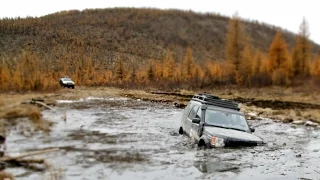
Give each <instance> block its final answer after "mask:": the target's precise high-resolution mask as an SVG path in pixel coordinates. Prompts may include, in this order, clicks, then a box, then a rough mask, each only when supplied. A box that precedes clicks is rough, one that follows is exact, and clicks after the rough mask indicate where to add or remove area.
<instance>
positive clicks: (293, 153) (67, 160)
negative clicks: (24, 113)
mask: <svg viewBox="0 0 320 180" xmlns="http://www.w3.org/2000/svg"><path fill="white" fill-rule="evenodd" d="M182 111H183V110H182V109H181V108H176V107H175V106H174V105H173V104H168V103H152V102H149V101H143V100H140V99H131V98H114V97H106V98H94V97H89V98H84V99H79V100H75V101H71V100H59V101H57V106H56V107H55V111H50V110H45V111H43V112H42V114H43V116H44V118H47V119H50V120H52V121H53V122H54V124H53V126H52V130H51V132H50V134H46V133H43V132H37V133H34V134H32V136H28V137H26V136H25V135H22V134H20V133H17V132H18V130H15V129H13V130H11V132H10V134H9V136H8V137H7V140H8V142H7V146H8V149H10V150H14V151H15V152H17V153H18V152H25V151H31V150H35V149H36V150H39V149H47V148H52V147H59V148H60V150H59V151H57V152H52V153H48V154H45V155H42V156H41V157H44V158H45V159H46V160H47V161H48V163H49V164H50V165H52V167H54V171H50V170H49V171H34V170H30V169H25V168H7V169H6V171H7V172H10V173H12V174H13V175H14V176H15V177H16V179H30V180H31V179H33V180H34V179H50V178H51V179H53V178H52V177H55V176H57V175H56V174H58V176H59V178H57V179H68V180H69V179H77V180H78V179H117V180H119V179H120V180H121V179H133V180H134V179H320V170H319V169H320V164H319V160H320V139H319V138H320V129H319V127H318V126H317V127H307V126H301V125H296V124H290V123H288V124H283V123H277V122H274V121H272V120H270V119H262V120H250V121H249V123H250V125H251V126H252V127H254V128H255V130H256V132H255V134H256V135H257V136H259V137H261V138H262V139H263V140H264V142H265V143H266V144H265V145H263V146H257V147H247V148H216V149H203V148H198V147H197V146H196V145H195V144H193V142H192V141H191V140H190V139H189V138H188V137H186V136H182V135H179V134H178V128H179V126H180V119H181V115H182ZM64 115H66V118H64V117H63V116H64ZM54 173H56V174H54Z"/></svg>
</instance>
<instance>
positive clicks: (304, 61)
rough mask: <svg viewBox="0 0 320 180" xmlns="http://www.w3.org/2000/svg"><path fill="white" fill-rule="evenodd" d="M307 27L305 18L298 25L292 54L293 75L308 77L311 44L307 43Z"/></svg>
mask: <svg viewBox="0 0 320 180" xmlns="http://www.w3.org/2000/svg"><path fill="white" fill-rule="evenodd" d="M309 35H310V33H309V26H308V22H307V21H306V19H305V18H303V20H302V23H301V24H300V28H299V33H298V35H297V37H296V45H295V47H294V50H293V54H292V64H293V75H294V76H308V75H309V72H310V70H309V69H310V67H309V63H310V59H311V43H310V41H309Z"/></svg>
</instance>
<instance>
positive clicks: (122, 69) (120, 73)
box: [115, 58, 126, 82]
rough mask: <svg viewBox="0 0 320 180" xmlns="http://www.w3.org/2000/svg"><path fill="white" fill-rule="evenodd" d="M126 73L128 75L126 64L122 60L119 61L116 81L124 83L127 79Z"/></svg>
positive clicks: (116, 68) (116, 69)
mask: <svg viewBox="0 0 320 180" xmlns="http://www.w3.org/2000/svg"><path fill="white" fill-rule="evenodd" d="M125 73H126V67H125V65H124V62H123V60H122V58H119V59H118V62H117V64H116V67H115V76H116V79H117V80H118V81H120V82H122V81H123V80H124V78H125Z"/></svg>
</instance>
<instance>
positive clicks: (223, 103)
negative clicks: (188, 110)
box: [192, 94, 240, 111]
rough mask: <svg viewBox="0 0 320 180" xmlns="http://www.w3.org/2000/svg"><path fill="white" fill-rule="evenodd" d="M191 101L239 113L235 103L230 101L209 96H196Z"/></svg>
mask: <svg viewBox="0 0 320 180" xmlns="http://www.w3.org/2000/svg"><path fill="white" fill-rule="evenodd" d="M192 100H195V101H199V102H201V103H203V104H208V105H213V106H218V107H223V108H228V109H234V110H237V111H240V108H239V106H238V104H237V103H235V102H233V101H231V100H225V99H221V98H220V97H218V96H215V95H211V94H196V95H194V96H193V97H192Z"/></svg>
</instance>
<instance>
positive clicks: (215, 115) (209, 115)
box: [205, 109, 249, 131]
mask: <svg viewBox="0 0 320 180" xmlns="http://www.w3.org/2000/svg"><path fill="white" fill-rule="evenodd" d="M205 122H206V124H208V125H213V126H219V127H224V128H232V129H239V130H242V131H249V126H248V123H247V121H246V119H245V118H244V116H243V115H240V114H232V113H228V112H221V111H215V110H211V109H207V110H206V114H205Z"/></svg>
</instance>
